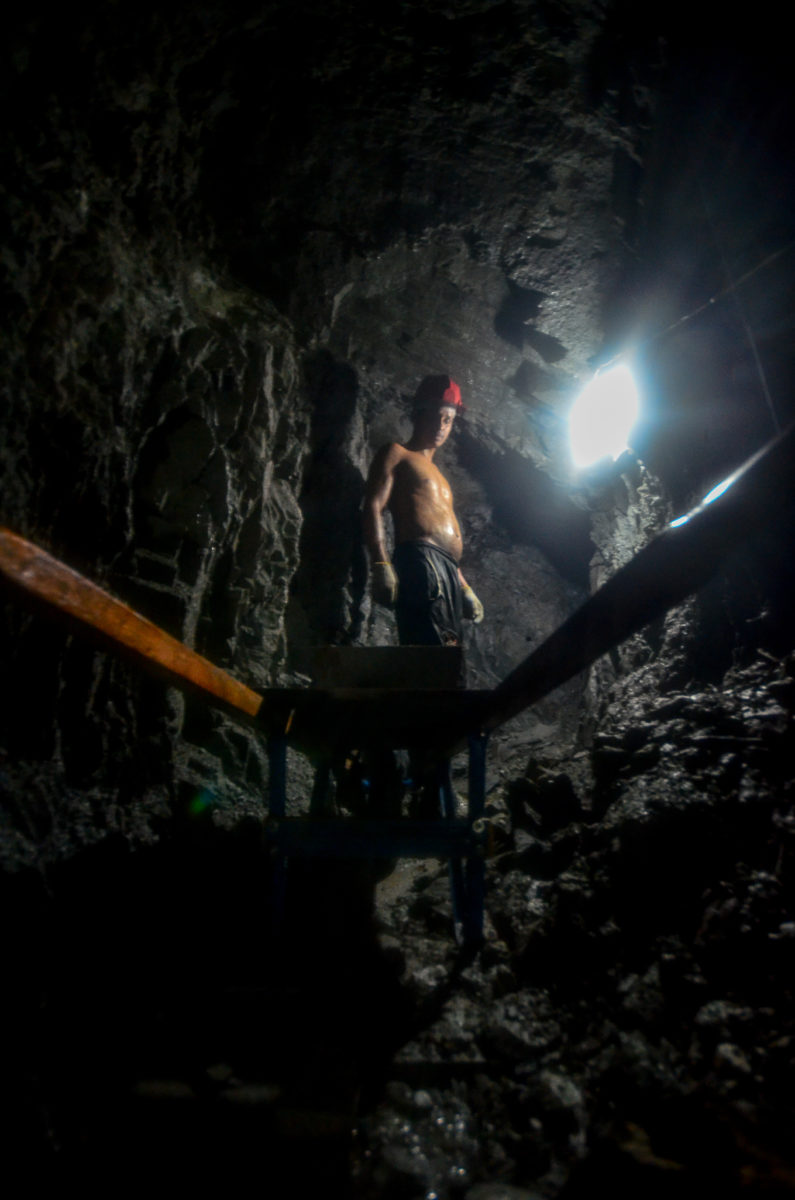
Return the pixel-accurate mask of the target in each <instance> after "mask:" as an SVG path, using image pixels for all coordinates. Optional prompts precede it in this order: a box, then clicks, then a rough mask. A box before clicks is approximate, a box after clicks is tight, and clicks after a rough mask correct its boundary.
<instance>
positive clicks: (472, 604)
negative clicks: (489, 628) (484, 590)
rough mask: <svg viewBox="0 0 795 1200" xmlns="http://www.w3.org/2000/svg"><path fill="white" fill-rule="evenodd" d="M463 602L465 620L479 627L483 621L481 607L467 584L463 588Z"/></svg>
mask: <svg viewBox="0 0 795 1200" xmlns="http://www.w3.org/2000/svg"><path fill="white" fill-rule="evenodd" d="M463 600H464V616H465V617H466V618H467V620H469V621H474V623H475V624H476V625H479V624H480V622H481V621H482V620H483V605H482V604H481V603H480V601H479V600H478V598H477V596H476V595H475V593H474V592H473V591H472V588H471V587H470V586H469V584H467V585H466V587H465V588H464V591H463Z"/></svg>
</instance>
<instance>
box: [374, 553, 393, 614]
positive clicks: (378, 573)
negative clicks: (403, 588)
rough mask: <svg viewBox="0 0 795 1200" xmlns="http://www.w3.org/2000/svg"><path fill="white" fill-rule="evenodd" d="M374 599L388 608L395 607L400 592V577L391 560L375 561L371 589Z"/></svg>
mask: <svg viewBox="0 0 795 1200" xmlns="http://www.w3.org/2000/svg"><path fill="white" fill-rule="evenodd" d="M370 590H371V591H372V593H373V599H374V600H375V601H376V603H378V604H385V605H386V606H387V608H394V607H395V601H396V600H397V594H398V577H397V575H396V574H395V568H394V567H393V566H392V564H391V563H390V562H377V563H373V579H372V584H371V589H370Z"/></svg>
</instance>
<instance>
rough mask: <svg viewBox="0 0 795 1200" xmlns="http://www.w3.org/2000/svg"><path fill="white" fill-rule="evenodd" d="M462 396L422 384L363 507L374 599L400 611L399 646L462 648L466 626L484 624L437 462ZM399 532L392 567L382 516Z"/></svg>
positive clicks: (451, 388)
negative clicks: (403, 434)
mask: <svg viewBox="0 0 795 1200" xmlns="http://www.w3.org/2000/svg"><path fill="white" fill-rule="evenodd" d="M462 407H463V405H462V404H461V391H460V388H459V387H458V384H457V383H454V382H453V380H452V379H451V378H450V377H449V375H430V376H428V377H426V378H425V379H423V381H422V383H421V384H420V386H419V388H418V389H417V394H416V395H415V397H414V406H413V409H412V418H413V421H414V429H413V432H412V435H411V437H410V438H409V440H408V442H406V444H405V445H401V444H400V443H399V442H391V443H390V444H389V445H388V446H382V447H381V449H380V450H379V451H378V453H377V454H376V456H375V458H374V460H373V465H372V467H371V469H370V477H369V479H368V481H367V491H366V493H365V501H364V536H365V541H366V542H367V548H368V550H369V552H370V562H371V566H372V594H373V599H374V600H376V601H378V603H379V604H386V605H388V606H389V607H394V608H395V612H396V616H397V624H398V636H399V639H400V643H401V645H404V646H405V645H415V646H416V645H420V646H439V645H441V646H456V645H460V644H461V640H462V635H461V618H462V617H468V618H469V619H470V620H472V621H474V622H475V624H478V623H479V622H480V621H482V620H483V605H482V604H481V602H480V601H479V600H478V598H477V596H476V595H475V593H474V592H473V591H472V588H471V587H470V586H469V584H468V583H467V581H466V580H465V579H464V576H463V575H462V573H461V569H460V567H459V566H458V562H459V559H460V558H461V551H462V549H463V543H462V541H461V530H460V529H459V527H458V521H457V520H456V517H455V512H454V511H453V496H452V492H451V491H450V485H449V484H448V482H447V480H446V479H445V477H444V476H443V475H442V473H441V471H440V470H439V468H438V467H437V466H436V464H435V463H434V461H433V456H434V454H435V453H436V451H437V450H438V449H439V448H440V447H441V446H443V445H444V443H445V442H446V441H447V439H448V437H449V436H450V431H451V429H452V427H453V421H454V420H455V416H456V413H457V412H459V411H460V410H461V408H462ZM387 507H389V510H390V512H391V513H392V518H393V521H394V526H395V551H394V554H393V556H392V559H391V560H390V557H389V553H388V551H387V545H386V539H385V535H384V521H383V513H384V509H385V508H387Z"/></svg>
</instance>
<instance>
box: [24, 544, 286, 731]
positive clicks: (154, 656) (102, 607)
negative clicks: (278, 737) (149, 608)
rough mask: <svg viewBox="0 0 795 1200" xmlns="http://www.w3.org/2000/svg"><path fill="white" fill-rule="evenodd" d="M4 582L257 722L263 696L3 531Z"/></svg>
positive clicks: (42, 552)
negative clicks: (253, 718)
mask: <svg viewBox="0 0 795 1200" xmlns="http://www.w3.org/2000/svg"><path fill="white" fill-rule="evenodd" d="M0 578H2V579H3V580H4V581H5V582H6V583H7V584H10V585H12V586H13V587H14V588H16V589H18V590H19V591H21V592H23V593H24V594H25V595H26V596H28V597H30V598H32V599H33V600H35V601H37V602H38V603H40V604H43V605H45V606H46V607H47V608H48V609H50V610H52V611H55V612H57V613H58V614H60V615H61V616H65V617H66V618H68V619H69V620H70V621H72V622H74V623H76V624H77V625H78V626H79V627H80V628H81V629H82V630H83V632H86V633H90V634H93V635H94V636H95V637H97V638H101V639H103V642H105V643H106V644H107V642H110V643H111V644H112V646H113V647H114V648H117V649H121V650H123V651H124V652H125V653H126V654H128V655H129V656H131V657H132V658H133V659H134V660H136V661H137V662H138V663H140V664H142V665H145V666H148V667H150V668H155V669H157V671H158V673H159V674H161V675H163V676H164V677H165V678H166V679H167V681H168V682H170V683H175V684H177V685H179V686H180V687H184V686H186V685H188V686H190V687H191V688H193V689H195V690H197V691H198V692H200V693H201V694H202V695H204V696H205V697H206V698H207V699H209V700H212V701H214V702H215V703H218V704H221V705H222V706H223V707H224V708H227V709H230V710H232V711H233V712H237V713H241V714H243V715H245V716H248V717H256V716H257V714H258V713H259V711H260V708H261V705H262V697H261V696H260V695H258V693H257V692H255V691H252V689H251V688H249V687H247V686H246V685H245V684H244V683H241V682H240V681H239V680H238V679H235V678H233V676H231V675H229V674H227V672H226V671H222V670H221V668H220V667H216V666H215V665H214V664H213V663H211V662H209V661H208V660H207V659H206V658H202V656H201V655H200V654H197V653H196V652H195V651H194V650H191V649H189V648H188V647H187V646H185V645H184V644H183V643H182V642H179V641H177V639H176V638H173V637H171V636H170V634H168V633H165V632H164V631H163V630H162V629H160V628H159V627H158V626H157V625H155V624H153V622H152V621H149V620H147V618H146V617H143V616H141V614H140V613H137V612H135V611H134V609H132V608H129V607H128V605H126V604H122V602H121V601H120V600H116V599H115V597H113V596H111V595H110V593H108V592H106V591H104V590H103V589H102V588H100V587H98V586H97V585H96V584H95V583H91V581H90V580H88V579H86V578H85V576H83V575H80V574H78V572H77V571H73V570H72V569H71V568H70V567H67V566H65V564H64V563H62V562H59V560H58V559H57V558H54V557H53V556H52V555H51V554H47V552H46V551H45V550H41V549H40V548H39V547H38V546H35V545H34V544H33V543H32V542H29V541H27V539H25V538H23V537H20V536H19V535H18V534H16V533H12V532H11V530H9V529H3V528H0Z"/></svg>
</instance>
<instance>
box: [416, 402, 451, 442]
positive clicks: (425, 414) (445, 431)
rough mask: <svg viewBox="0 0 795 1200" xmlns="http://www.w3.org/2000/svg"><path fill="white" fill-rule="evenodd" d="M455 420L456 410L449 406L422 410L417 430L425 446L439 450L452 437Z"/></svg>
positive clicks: (418, 418)
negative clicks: (451, 431)
mask: <svg viewBox="0 0 795 1200" xmlns="http://www.w3.org/2000/svg"><path fill="white" fill-rule="evenodd" d="M454 420H455V409H454V408H453V407H452V406H451V405H449V404H439V405H436V406H432V407H430V408H424V409H423V410H422V412H421V413H420V414H419V415H418V417H417V421H416V424H415V429H416V432H417V434H419V437H420V440H421V441H422V443H423V445H424V446H426V447H427V448H428V449H431V448H433V449H434V450H438V449H439V447H440V446H443V445H444V443H445V442H446V441H447V439H448V437H449V436H450V430H451V429H452V428H453V421H454Z"/></svg>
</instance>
